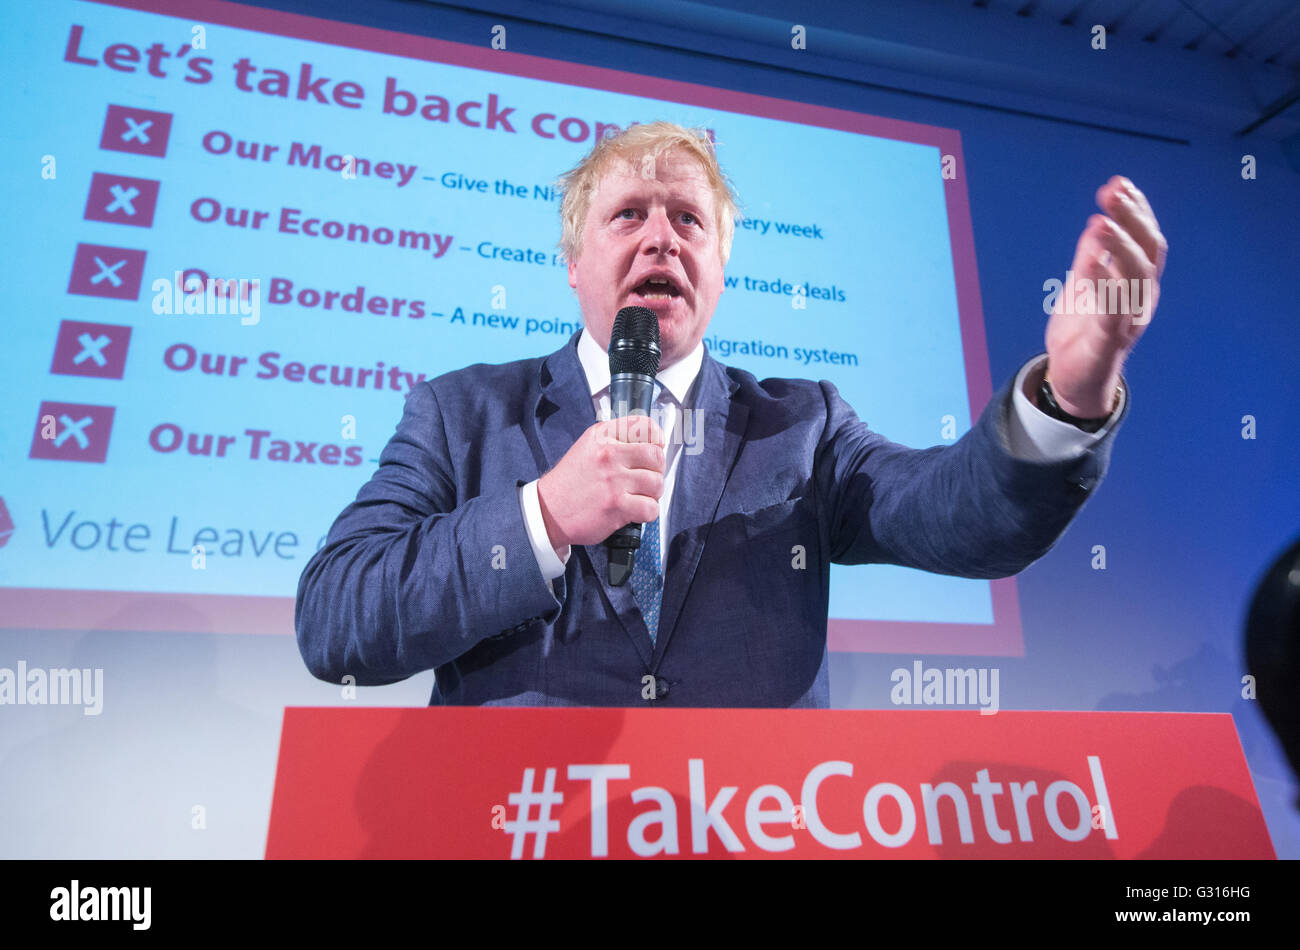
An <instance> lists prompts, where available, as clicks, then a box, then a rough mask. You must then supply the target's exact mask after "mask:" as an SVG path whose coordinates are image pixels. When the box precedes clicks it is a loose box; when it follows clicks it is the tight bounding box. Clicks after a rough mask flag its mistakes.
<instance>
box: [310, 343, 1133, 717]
mask: <svg viewBox="0 0 1300 950" xmlns="http://www.w3.org/2000/svg"><path fill="white" fill-rule="evenodd" d="M577 339H578V335H577V334H575V335H574V336H573V338H572V339H570V340H569V342H568V344H566V345H565V346H564V347H563V348H561V349H560V350H558V351H557V352H555V353H552V354H550V355H549V356H545V357H538V358H535V359H528V360H520V361H517V362H513V363H506V364H503V365H484V364H480V365H475V366H468V367H465V368H464V369H460V370H457V371H455V372H452V373H447V374H446V375H444V376H440V377H438V378H437V379H434V380H431V381H428V382H424V383H421V384H420V385H419V386H417V387H416V388H415V389H414V390H413V391H412V392H411V393H410V394H409V395H408V396H407V399H406V406H405V410H404V412H403V415H402V419H401V421H400V422H399V423H398V426H397V432H396V434H395V435H394V436H393V438H392V439H391V441H390V442H389V443H388V445H387V446H386V447H385V448H384V451H383V453H382V455H381V457H380V460H379V463H380V464H379V468H378V469H377V471H376V472H375V474H374V475H373V477H372V478H371V479H370V481H369V482H367V483H366V484H365V485H364V486H363V487H362V488H361V490H360V491H359V492H358V494H357V498H356V501H354V502H353V503H352V504H350V505H349V506H348V507H347V508H346V509H344V511H343V512H342V514H340V515H339V517H338V519H337V520H336V521H335V522H334V525H333V527H332V528H331V529H330V532H329V536H328V538H327V540H326V543H325V545H324V546H323V547H322V548H321V549H320V550H319V551H317V552H316V554H315V555H314V556H313V557H312V558H311V560H310V561H309V562H308V564H307V565H306V567H305V568H304V570H303V574H302V577H301V579H300V581H299V584H298V597H297V603H296V610H295V625H296V629H297V636H298V645H299V649H300V650H301V652H302V656H303V659H304V660H305V662H306V664H307V667H308V669H309V670H311V672H312V673H313V674H314V675H316V676H317V677H319V678H321V679H324V680H328V681H330V682H335V683H338V682H341V681H342V678H343V677H344V676H345V675H347V674H351V675H352V676H354V677H355V682H356V683H357V684H359V685H377V684H383V683H392V682H396V681H398V680H401V679H404V678H406V677H408V676H411V675H413V674H415V673H419V672H421V671H423V670H428V669H434V670H436V685H435V687H434V691H433V695H432V697H431V699H430V704H431V705H432V704H444V703H445V704H455V705H478V704H489V703H492V704H502V705H587V706H638V705H668V706H782V707H785V706H814V707H826V706H827V705H828V704H829V693H830V691H829V683H828V680H827V651H826V621H827V604H828V594H829V586H830V565H831V562H835V563H837V564H867V563H885V564H901V565H904V566H907V567H913V568H919V569H922V570H926V571H933V572H937V573H940V574H951V575H958V576H961V577H980V578H993V577H1006V576H1008V575H1011V574H1015V573H1016V572H1018V571H1020V570H1022V569H1024V568H1025V567H1026V566H1028V565H1029V564H1031V563H1033V562H1034V561H1035V560H1037V559H1038V558H1040V557H1042V555H1043V554H1045V553H1046V552H1047V551H1048V550H1049V549H1050V548H1051V547H1052V545H1053V544H1054V543H1055V542H1056V540H1057V538H1058V537H1059V536H1060V535H1061V533H1062V532H1063V531H1064V530H1065V528H1066V526H1067V525H1068V524H1069V522H1070V520H1071V519H1072V518H1073V517H1074V515H1075V514H1076V513H1077V512H1078V510H1079V508H1080V506H1081V505H1082V504H1083V503H1084V501H1085V500H1086V499H1087V498H1088V497H1089V495H1090V493H1091V491H1092V490H1093V488H1094V487H1095V486H1096V485H1097V484H1098V482H1099V481H1100V480H1101V478H1102V477H1103V475H1104V474H1105V470H1106V468H1107V465H1108V462H1109V457H1110V451H1111V446H1112V444H1113V440H1114V437H1115V433H1116V432H1117V431H1118V429H1119V427H1120V423H1121V422H1122V419H1123V416H1121V418H1120V419H1118V420H1115V421H1114V422H1113V423H1112V425H1111V427H1110V431H1109V432H1108V433H1107V435H1106V436H1105V438H1103V439H1102V440H1101V441H1100V442H1098V443H1097V445H1096V446H1095V447H1094V448H1093V449H1092V450H1090V451H1088V452H1086V453H1084V454H1083V455H1082V456H1080V457H1078V458H1075V459H1071V460H1068V461H1062V462H1029V461H1024V460H1021V459H1018V458H1017V457H1015V456H1013V455H1012V454H1011V453H1010V451H1009V447H1008V442H1007V435H1006V425H1007V421H1006V416H1007V413H1008V412H1009V411H1010V397H1011V386H1012V381H1010V380H1009V381H1008V382H1007V383H1006V384H1005V385H1004V386H1003V387H1002V388H1001V389H1000V390H999V391H998V393H997V394H996V395H995V396H994V398H993V399H992V400H991V401H990V402H989V404H988V406H987V407H986V408H985V409H984V410H983V412H982V413H981V415H980V417H979V419H978V420H977V422H976V424H975V425H974V426H973V427H972V428H971V430H970V431H969V432H967V433H966V434H965V435H964V436H962V438H961V439H959V440H958V441H956V442H955V443H953V444H951V445H946V446H943V445H940V446H933V447H931V448H927V449H912V448H909V447H907V446H904V445H899V444H897V443H894V442H890V441H889V440H888V439H886V438H884V437H882V436H881V435H878V434H877V433H875V432H872V431H871V430H870V429H868V428H867V425H866V424H865V423H864V422H863V421H862V420H860V419H859V418H858V416H857V414H856V413H855V412H854V411H853V410H852V409H851V408H850V407H849V406H848V404H847V403H845V402H844V400H843V399H842V398H840V395H839V393H838V391H837V390H836V388H835V386H834V385H832V384H831V383H829V382H826V381H822V382H813V381H811V380H802V379H766V380H763V381H761V382H760V381H759V380H757V379H755V378H754V376H753V375H751V374H750V373H747V372H745V371H743V370H740V369H736V368H734V367H728V366H724V365H723V364H721V363H719V362H718V361H716V360H715V359H713V358H712V357H711V356H709V355H708V352H707V350H706V352H705V356H704V362H703V365H702V366H701V369H700V375H699V378H698V380H697V382H696V389H695V396H694V402H695V405H694V407H693V408H694V409H695V411H696V412H701V413H703V417H702V423H701V428H700V433H701V439H700V444H701V445H702V446H703V451H702V452H700V453H699V454H695V455H690V454H686V453H685V452H683V454H682V458H681V463H680V469H679V472H678V476H677V487H676V494H675V495H674V497H673V504H672V508H671V523H670V525H669V533H668V538H669V539H670V541H669V544H668V551H667V562H666V567H665V572H664V591H663V606H662V614H661V620H660V627H659V633H658V637H657V641H656V642H654V643H652V642H651V639H650V635H649V633H648V631H647V630H646V627H645V624H644V622H643V621H642V619H641V614H640V611H639V609H638V608H637V605H636V602H635V600H634V599H633V595H632V588H631V585H625V586H622V587H611V586H610V585H609V583H608V581H607V579H606V555H605V550H604V548H603V547H602V546H600V545H591V546H586V547H581V546H575V547H574V548H573V553H572V555H571V556H570V558H569V561H568V563H567V565H566V570H565V573H564V576H563V578H562V579H557V580H556V581H555V584H554V588H552V584H551V583H548V582H547V581H546V580H545V579H543V577H542V574H541V571H540V570H539V568H538V566H537V561H536V558H535V557H534V555H533V552H532V548H531V546H530V544H529V541H528V535H527V532H526V530H525V527H524V516H523V513H522V511H521V509H520V503H519V493H518V489H519V486H521V485H524V484H526V483H527V482H529V481H531V480H533V479H535V478H538V477H540V476H541V475H542V474H544V473H545V472H546V471H548V470H549V469H550V468H551V467H553V466H554V465H555V464H556V463H557V462H558V461H559V460H560V458H561V457H562V456H563V455H564V453H565V452H566V451H568V449H569V447H570V446H571V445H572V444H573V443H574V441H576V440H577V438H578V436H579V435H581V434H582V432H583V431H584V430H586V429H587V428H588V427H589V426H590V425H592V424H593V423H594V422H595V421H596V416H595V411H594V409H593V407H592V399H591V394H590V391H589V389H588V386H587V381H586V377H585V375H584V374H583V371H582V366H581V363H580V362H579V359H578V354H577ZM1130 404H1131V402H1130V400H1127V399H1126V400H1125V404H1124V410H1123V414H1124V415H1127V413H1128V410H1129V406H1130ZM796 545H799V546H802V548H803V551H804V556H805V558H806V563H805V565H804V567H803V568H802V569H799V568H796V567H794V566H793V565H794V564H795V563H797V562H796V561H795V553H794V550H793V549H794V548H795V546H796ZM647 675H650V676H653V677H654V678H655V679H653V680H650V681H646V680H644V677H646V676H647ZM647 682H649V683H653V684H655V685H656V686H657V689H650V690H646V689H645V686H644V685H643V684H645V683H647ZM647 692H649V693H651V694H654V695H655V698H654V699H651V700H647V699H645V698H643V696H644V695H645V694H646V693H647Z"/></svg>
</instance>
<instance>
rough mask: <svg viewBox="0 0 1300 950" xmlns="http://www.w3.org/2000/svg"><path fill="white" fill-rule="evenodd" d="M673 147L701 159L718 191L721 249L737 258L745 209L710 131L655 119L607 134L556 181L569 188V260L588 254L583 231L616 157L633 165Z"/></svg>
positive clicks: (565, 205) (565, 247) (564, 215)
mask: <svg viewBox="0 0 1300 950" xmlns="http://www.w3.org/2000/svg"><path fill="white" fill-rule="evenodd" d="M673 149H680V150H681V151H683V152H685V153H686V154H687V155H689V156H691V157H692V158H694V159H695V160H696V161H698V162H699V163H700V167H701V168H702V169H703V170H704V175H705V178H706V179H707V180H708V183H709V187H710V188H711V189H712V191H713V207H714V214H715V217H716V220H715V222H714V224H715V225H716V226H717V229H718V252H719V253H720V254H721V256H722V263H723V264H724V265H725V264H726V263H727V260H728V258H730V257H731V239H732V238H733V237H734V236H735V233H736V216H737V214H738V213H739V207H738V205H737V202H736V195H735V192H734V191H733V190H732V188H731V184H730V183H729V182H728V181H727V176H726V175H724V174H723V172H722V169H721V167H719V165H718V158H717V155H716V154H715V151H714V144H713V141H712V139H710V138H709V135H708V132H707V131H706V130H704V129H688V128H686V127H685V126H681V125H678V124H676V123H675V122H650V123H648V124H645V125H633V126H629V127H628V128H627V129H625V130H623V131H622V132H618V133H616V134H613V135H606V136H605V137H604V138H602V139H601V140H600V141H599V142H597V143H596V144H595V146H594V147H593V148H592V150H591V151H590V152H588V153H587V155H586V157H585V158H583V160H582V161H581V162H579V163H578V164H577V165H576V166H575V167H574V168H572V169H570V170H569V171H568V172H566V173H565V174H564V175H562V176H561V177H560V179H559V181H558V182H557V183H556V184H557V185H558V187H559V189H560V190H561V191H562V192H563V194H564V198H563V200H562V201H561V203H560V224H561V232H560V251H561V252H562V253H563V254H564V257H565V259H566V260H570V261H575V260H577V259H578V255H580V254H581V253H582V229H583V226H584V225H585V224H586V221H587V211H588V209H589V208H590V207H591V199H592V197H593V196H594V195H595V193H596V188H597V187H598V186H599V184H600V180H601V178H602V177H603V176H604V175H605V173H606V172H607V171H608V170H609V168H610V165H611V164H612V163H613V162H614V161H615V160H616V159H620V158H621V159H624V160H626V161H630V162H632V163H633V164H636V163H638V162H642V161H644V159H645V157H646V156H651V157H652V158H654V159H658V158H659V156H660V155H662V154H663V153H665V152H668V151H671V150H673Z"/></svg>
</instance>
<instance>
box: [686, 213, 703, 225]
mask: <svg viewBox="0 0 1300 950" xmlns="http://www.w3.org/2000/svg"><path fill="white" fill-rule="evenodd" d="M682 217H683V218H687V219H689V220H687V222H686V223H687V224H699V223H700V219H699V218H697V217H695V215H693V214H691V212H689V211H683V212H682Z"/></svg>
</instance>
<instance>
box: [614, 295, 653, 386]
mask: <svg viewBox="0 0 1300 950" xmlns="http://www.w3.org/2000/svg"><path fill="white" fill-rule="evenodd" d="M659 355H660V353H659V314H657V313H655V312H654V311H653V310H651V309H650V308H649V307H624V308H623V309H622V310H620V311H619V312H618V315H617V316H616V317H614V329H613V331H612V332H611V333H610V335H609V372H610V375H611V376H616V375H618V374H619V373H641V374H643V375H646V376H654V375H655V374H657V373H658V372H659Z"/></svg>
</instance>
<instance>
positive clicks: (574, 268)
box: [567, 260, 578, 290]
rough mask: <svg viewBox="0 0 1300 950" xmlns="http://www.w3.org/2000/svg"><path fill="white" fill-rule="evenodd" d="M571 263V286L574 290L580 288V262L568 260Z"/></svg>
mask: <svg viewBox="0 0 1300 950" xmlns="http://www.w3.org/2000/svg"><path fill="white" fill-rule="evenodd" d="M567 263H568V265H569V286H570V287H572V288H573V289H574V290H577V289H578V262H577V261H572V260H571V261H568V262H567Z"/></svg>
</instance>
